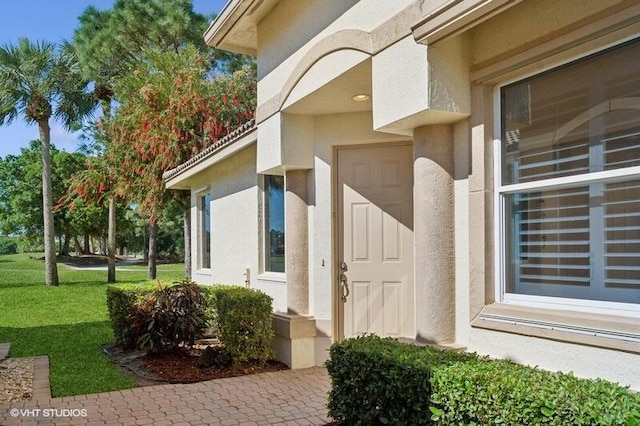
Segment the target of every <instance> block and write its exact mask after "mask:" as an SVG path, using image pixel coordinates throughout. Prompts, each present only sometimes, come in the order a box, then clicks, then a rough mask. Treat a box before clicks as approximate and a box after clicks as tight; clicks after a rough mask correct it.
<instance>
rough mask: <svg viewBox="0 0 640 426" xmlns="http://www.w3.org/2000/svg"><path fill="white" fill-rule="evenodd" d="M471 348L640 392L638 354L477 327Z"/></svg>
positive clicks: (471, 338)
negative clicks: (607, 381)
mask: <svg viewBox="0 0 640 426" xmlns="http://www.w3.org/2000/svg"><path fill="white" fill-rule="evenodd" d="M468 349H469V350H470V351H474V352H478V353H479V354H484V355H490V356H491V357H494V358H507V359H510V360H512V361H514V362H517V363H520V364H525V365H530V366H533V367H535V366H539V367H540V368H543V369H545V370H550V371H563V372H570V371H571V372H573V373H574V374H575V375H576V376H579V377H588V378H602V379H606V380H610V381H613V382H618V383H620V384H622V385H625V386H631V387H632V388H633V389H635V390H640V362H639V357H638V355H635V354H630V353H625V352H620V351H613V350H609V349H600V348H594V347H590V346H583V345H574V344H570V343H563V342H556V341H553V340H547V339H538V338H535V337H527V336H521V335H518V334H511V333H500V332H497V331H490V330H483V329H478V328H474V329H473V330H472V333H471V335H470V340H469V344H468Z"/></svg>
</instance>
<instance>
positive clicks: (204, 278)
mask: <svg viewBox="0 0 640 426" xmlns="http://www.w3.org/2000/svg"><path fill="white" fill-rule="evenodd" d="M255 162H256V147H255V145H251V146H250V147H248V148H246V149H244V150H242V151H240V152H239V153H237V154H236V155H234V156H232V157H230V158H228V159H226V160H224V161H222V162H220V163H218V164H216V165H215V166H214V167H211V168H209V169H208V170H207V172H206V173H204V174H203V176H202V177H201V178H200V179H201V183H206V184H208V185H209V192H210V193H211V241H212V249H211V270H210V272H209V273H202V272H203V271H196V273H195V274H194V277H193V278H194V280H195V281H196V282H201V283H203V284H204V283H206V284H210V283H223V284H236V285H244V281H245V277H244V272H245V269H246V268H250V270H251V275H252V276H253V277H256V276H257V271H258V264H257V260H258V239H257V238H256V235H257V233H258V186H257V180H258V178H257V176H256V167H255ZM193 208H194V209H196V211H197V207H196V206H195V205H194V207H193ZM194 224H195V225H196V226H194V227H193V233H194V236H196V238H197V234H198V227H199V223H197V222H194Z"/></svg>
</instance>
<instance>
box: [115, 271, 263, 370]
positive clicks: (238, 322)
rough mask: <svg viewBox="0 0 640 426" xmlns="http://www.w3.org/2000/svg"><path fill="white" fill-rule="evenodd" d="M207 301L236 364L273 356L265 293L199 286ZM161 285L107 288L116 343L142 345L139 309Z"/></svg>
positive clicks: (211, 317) (211, 320)
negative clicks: (138, 306) (137, 324)
mask: <svg viewBox="0 0 640 426" xmlns="http://www.w3.org/2000/svg"><path fill="white" fill-rule="evenodd" d="M199 288H200V290H202V292H203V294H204V296H205V299H206V300H207V309H206V318H205V319H206V322H207V325H209V326H210V327H211V328H212V329H213V330H214V331H215V332H216V337H218V339H219V340H220V341H221V342H222V343H223V344H224V346H225V347H226V349H227V350H228V351H229V353H231V355H232V356H233V360H234V362H236V363H239V362H244V361H259V362H265V361H267V360H269V359H271V358H272V357H273V352H272V350H271V341H272V339H273V327H272V319H271V312H272V307H271V303H272V299H271V297H269V296H267V295H266V294H264V293H263V292H261V291H259V290H254V289H248V288H245V287H240V286H231V285H214V286H199ZM157 290H158V285H156V284H154V283H149V284H144V285H112V286H109V287H107V307H108V310H109V318H110V320H111V327H112V329H113V334H114V336H115V338H116V343H118V344H119V345H121V346H122V347H124V348H126V349H132V348H135V347H137V346H138V340H139V339H140V337H141V335H140V333H139V332H138V333H137V332H136V331H135V330H136V327H135V324H134V321H137V322H140V321H139V318H136V315H135V313H136V312H137V311H138V309H136V306H137V305H139V304H141V303H142V302H143V301H144V300H145V299H147V300H148V299H149V298H150V297H151V296H152V295H153V293H154V292H155V291H157Z"/></svg>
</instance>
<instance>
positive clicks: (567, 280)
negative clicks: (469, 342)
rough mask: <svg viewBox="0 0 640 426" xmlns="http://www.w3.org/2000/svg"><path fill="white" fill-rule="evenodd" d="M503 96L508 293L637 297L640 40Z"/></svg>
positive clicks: (615, 298)
mask: <svg viewBox="0 0 640 426" xmlns="http://www.w3.org/2000/svg"><path fill="white" fill-rule="evenodd" d="M500 95H501V125H502V145H501V161H502V167H501V170H500V171H499V173H500V176H499V178H500V179H499V180H500V181H501V184H500V186H499V192H500V197H501V199H502V202H501V205H502V206H503V207H504V212H503V215H504V216H503V223H504V250H503V252H504V257H505V259H504V276H505V283H504V292H505V293H506V294H510V293H512V294H519V295H531V296H547V297H563V298H571V299H584V300H598V301H608V302H621V303H640V42H637V41H636V42H630V43H626V44H625V45H623V46H619V47H616V48H613V49H609V50H606V51H604V52H601V53H599V54H597V55H593V56H590V57H587V58H584V59H582V60H580V61H576V62H573V63H571V64H568V65H565V66H563V67H560V68H556V69H554V70H551V71H547V72H545V73H542V74H539V75H536V76H534V77H531V78H528V79H526V80H522V81H519V82H516V83H514V84H511V85H508V86H504V87H502V88H501V92H500Z"/></svg>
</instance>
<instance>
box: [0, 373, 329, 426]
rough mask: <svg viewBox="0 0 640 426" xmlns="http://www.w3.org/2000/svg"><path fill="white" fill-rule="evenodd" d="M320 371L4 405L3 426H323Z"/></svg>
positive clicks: (325, 387) (325, 384)
mask: <svg viewBox="0 0 640 426" xmlns="http://www.w3.org/2000/svg"><path fill="white" fill-rule="evenodd" d="M329 388H330V380H329V376H328V374H327V371H326V369H324V368H321V367H313V368H307V369H303V370H285V371H278V372H272V373H264V374H255V375H249V376H242V377H233V378H228V379H218V380H211V381H208V382H200V383H192V384H176V385H159V386H146V387H140V388H134V389H127V390H122V391H116V392H105V393H99V394H91V395H78V396H73V397H64V398H52V399H51V400H49V401H43V400H39V401H38V403H35V402H24V403H20V404H12V405H0V425H3V426H10V425H85V424H86V425H126V426H131V425H155V426H186V425H324V424H326V423H329V422H331V419H329V418H327V408H326V404H327V395H328V392H329Z"/></svg>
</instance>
